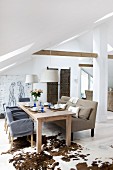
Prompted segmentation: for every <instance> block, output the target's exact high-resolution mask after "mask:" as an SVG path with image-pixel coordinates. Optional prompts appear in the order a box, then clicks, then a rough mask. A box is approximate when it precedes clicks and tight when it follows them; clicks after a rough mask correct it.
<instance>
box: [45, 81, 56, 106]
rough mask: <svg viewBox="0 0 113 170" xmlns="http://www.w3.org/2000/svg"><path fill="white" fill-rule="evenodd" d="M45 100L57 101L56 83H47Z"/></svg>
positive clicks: (53, 102) (54, 102)
mask: <svg viewBox="0 0 113 170" xmlns="http://www.w3.org/2000/svg"><path fill="white" fill-rule="evenodd" d="M47 101H48V102H49V103H52V104H56V103H57V101H58V83H57V82H53V83H52V82H51V83H47Z"/></svg>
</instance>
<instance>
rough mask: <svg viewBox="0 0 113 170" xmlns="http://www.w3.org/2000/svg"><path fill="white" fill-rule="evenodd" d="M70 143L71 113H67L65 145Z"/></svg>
mask: <svg viewBox="0 0 113 170" xmlns="http://www.w3.org/2000/svg"><path fill="white" fill-rule="evenodd" d="M70 144H71V115H68V116H67V118H66V145H67V146H70Z"/></svg>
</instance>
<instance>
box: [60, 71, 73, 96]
mask: <svg viewBox="0 0 113 170" xmlns="http://www.w3.org/2000/svg"><path fill="white" fill-rule="evenodd" d="M70 72H71V70H70V69H61V70H60V97H61V96H70Z"/></svg>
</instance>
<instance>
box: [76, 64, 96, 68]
mask: <svg viewBox="0 0 113 170" xmlns="http://www.w3.org/2000/svg"><path fill="white" fill-rule="evenodd" d="M79 67H93V64H79Z"/></svg>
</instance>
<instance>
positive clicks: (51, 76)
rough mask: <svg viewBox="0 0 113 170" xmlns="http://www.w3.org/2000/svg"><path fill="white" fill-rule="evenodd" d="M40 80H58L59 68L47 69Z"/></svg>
mask: <svg viewBox="0 0 113 170" xmlns="http://www.w3.org/2000/svg"><path fill="white" fill-rule="evenodd" d="M40 82H58V70H45V71H44V72H43V73H42V75H41V79H40Z"/></svg>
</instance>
